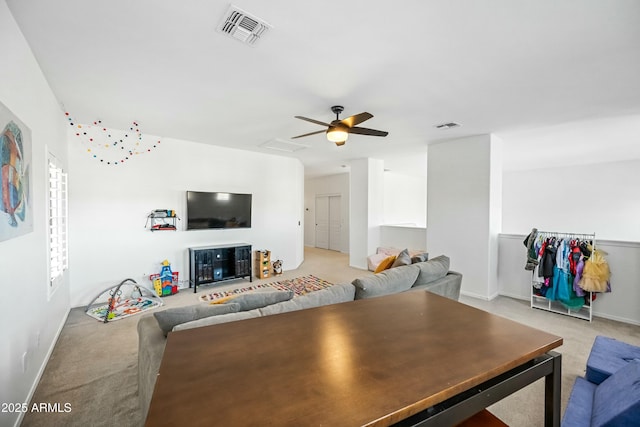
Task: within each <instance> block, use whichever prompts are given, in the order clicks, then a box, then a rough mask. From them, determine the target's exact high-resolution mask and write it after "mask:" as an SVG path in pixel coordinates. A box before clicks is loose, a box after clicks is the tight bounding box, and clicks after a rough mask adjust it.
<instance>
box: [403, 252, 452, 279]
mask: <svg viewBox="0 0 640 427" xmlns="http://www.w3.org/2000/svg"><path fill="white" fill-rule="evenodd" d="M412 265H415V266H418V267H419V269H420V271H419V274H418V278H417V279H416V281H415V284H414V285H415V286H419V285H426V284H427V283H430V282H433V281H434V280H438V279H440V278H442V277H444V276H446V275H447V273H448V272H449V257H448V256H446V255H440V256H437V257H435V258H432V259H430V260H429V261H425V262H418V263H415V264H412Z"/></svg>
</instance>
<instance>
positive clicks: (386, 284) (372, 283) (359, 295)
mask: <svg viewBox="0 0 640 427" xmlns="http://www.w3.org/2000/svg"><path fill="white" fill-rule="evenodd" d="M419 272H420V268H419V267H418V264H411V265H404V266H402V267H396V268H392V269H389V270H385V271H383V272H381V273H378V274H374V275H370V276H364V277H359V278H357V279H355V280H354V281H353V282H351V283H353V285H354V286H355V287H356V296H355V299H364V298H371V297H377V296H382V295H389V294H395V293H398V292H403V291H406V290H408V289H410V288H411V286H413V284H414V282H415V281H416V278H417V277H418V273H419Z"/></svg>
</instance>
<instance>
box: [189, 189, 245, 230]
mask: <svg viewBox="0 0 640 427" xmlns="http://www.w3.org/2000/svg"><path fill="white" fill-rule="evenodd" d="M210 228H217V229H220V228H251V194H238V193H213V192H204V191H187V230H204V229H210Z"/></svg>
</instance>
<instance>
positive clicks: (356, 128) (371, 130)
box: [349, 127, 389, 136]
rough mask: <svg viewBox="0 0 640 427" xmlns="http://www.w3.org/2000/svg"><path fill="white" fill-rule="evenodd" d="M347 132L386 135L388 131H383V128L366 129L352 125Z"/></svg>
mask: <svg viewBox="0 0 640 427" xmlns="http://www.w3.org/2000/svg"><path fill="white" fill-rule="evenodd" d="M349 133H356V134H359V135H369V136H387V135H389V132H385V131H383V130H375V129H367V128H359V127H353V128H351V129H349Z"/></svg>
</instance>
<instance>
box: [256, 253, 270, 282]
mask: <svg viewBox="0 0 640 427" xmlns="http://www.w3.org/2000/svg"><path fill="white" fill-rule="evenodd" d="M255 269H256V277H257V278H258V279H266V278H267V277H271V251H256V263H255Z"/></svg>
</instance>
